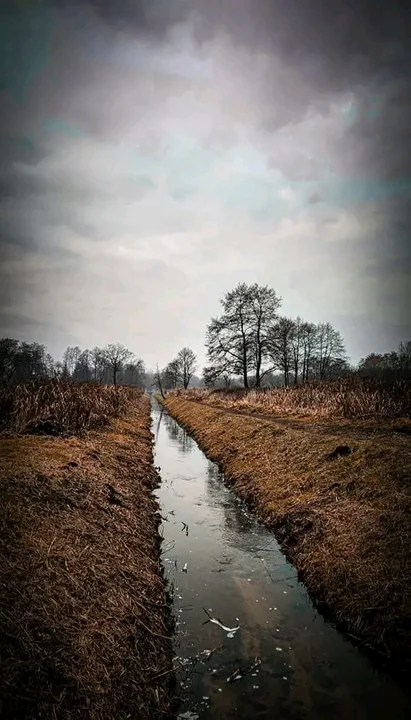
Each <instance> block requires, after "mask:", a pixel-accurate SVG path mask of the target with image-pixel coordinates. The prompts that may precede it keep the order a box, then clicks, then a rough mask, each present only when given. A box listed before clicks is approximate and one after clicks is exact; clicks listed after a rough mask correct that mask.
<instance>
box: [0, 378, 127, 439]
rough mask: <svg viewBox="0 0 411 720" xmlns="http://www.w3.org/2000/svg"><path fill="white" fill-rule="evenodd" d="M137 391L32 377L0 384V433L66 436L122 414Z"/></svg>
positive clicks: (104, 423) (121, 387)
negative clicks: (16, 382) (17, 381)
mask: <svg viewBox="0 0 411 720" xmlns="http://www.w3.org/2000/svg"><path fill="white" fill-rule="evenodd" d="M138 394H140V395H141V390H137V389H136V388H133V387H124V386H120V387H114V386H113V385H101V384H99V383H93V382H85V383H74V382H70V381H64V380H34V381H32V382H27V383H19V384H3V385H1V386H0V418H1V421H0V422H1V424H0V430H1V431H2V432H13V433H32V434H45V435H70V434H77V433H79V432H84V431H85V430H89V429H90V428H93V427H98V426H100V425H107V424H108V422H109V421H110V418H113V417H120V416H121V415H124V414H125V413H126V412H127V411H128V408H129V407H130V403H132V401H133V399H134V398H135V397H136V395H138Z"/></svg>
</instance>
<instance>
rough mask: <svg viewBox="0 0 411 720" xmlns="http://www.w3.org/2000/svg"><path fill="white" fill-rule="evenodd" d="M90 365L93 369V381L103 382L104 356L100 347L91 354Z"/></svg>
mask: <svg viewBox="0 0 411 720" xmlns="http://www.w3.org/2000/svg"><path fill="white" fill-rule="evenodd" d="M90 363H91V368H92V377H93V380H96V381H97V380H98V381H100V382H101V380H102V379H103V373H104V355H103V351H102V349H101V348H99V347H95V348H93V349H92V350H91V352H90Z"/></svg>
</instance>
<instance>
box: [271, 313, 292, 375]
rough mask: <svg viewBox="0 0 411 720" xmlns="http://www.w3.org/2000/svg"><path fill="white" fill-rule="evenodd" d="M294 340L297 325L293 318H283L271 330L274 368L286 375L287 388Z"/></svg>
mask: <svg viewBox="0 0 411 720" xmlns="http://www.w3.org/2000/svg"><path fill="white" fill-rule="evenodd" d="M294 338H295V323H294V320H292V319H291V318H287V317H281V318H279V319H278V320H277V322H276V323H275V324H274V325H273V326H272V328H271V333H270V338H269V352H270V357H271V359H272V362H273V365H274V367H275V368H277V369H279V370H281V371H282V372H283V373H284V385H285V387H288V386H289V384H290V370H291V367H292V360H293V341H294Z"/></svg>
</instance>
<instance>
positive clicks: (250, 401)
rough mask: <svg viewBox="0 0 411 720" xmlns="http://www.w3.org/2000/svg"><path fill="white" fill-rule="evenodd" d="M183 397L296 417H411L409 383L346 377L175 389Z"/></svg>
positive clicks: (223, 406) (377, 418)
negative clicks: (264, 385) (281, 385)
mask: <svg viewBox="0 0 411 720" xmlns="http://www.w3.org/2000/svg"><path fill="white" fill-rule="evenodd" d="M174 393H175V394H176V395H178V396H180V397H184V398H186V399H187V400H198V401H201V402H205V403H207V404H210V405H214V406H216V407H222V408H235V409H238V410H243V411H245V412H261V413H266V414H270V415H280V416H283V415H290V416H296V417H312V418H315V419H321V418H326V419H329V418H347V419H359V420H368V419H375V420H390V419H396V418H406V417H411V383H410V382H406V381H404V380H399V381H396V382H385V381H382V380H377V379H375V378H361V377H350V378H340V379H338V380H333V381H329V382H310V383H305V384H304V385H298V386H296V387H293V388H269V389H264V390H245V389H242V388H239V389H232V390H231V389H224V390H223V389H222V390H205V389H201V390H187V391H183V390H176V391H174Z"/></svg>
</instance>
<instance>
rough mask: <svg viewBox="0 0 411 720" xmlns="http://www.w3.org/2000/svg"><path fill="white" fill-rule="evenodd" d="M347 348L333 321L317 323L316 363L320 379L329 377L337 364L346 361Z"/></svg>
mask: <svg viewBox="0 0 411 720" xmlns="http://www.w3.org/2000/svg"><path fill="white" fill-rule="evenodd" d="M346 355H347V354H346V350H345V345H344V341H343V339H342V337H341V334H340V332H339V331H338V330H336V329H335V328H334V327H333V326H332V325H331V323H320V324H319V325H317V357H316V365H317V372H318V376H319V379H320V380H326V379H328V378H329V377H330V376H331V375H332V374H334V370H335V367H336V366H340V365H341V363H342V362H344V361H346Z"/></svg>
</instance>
